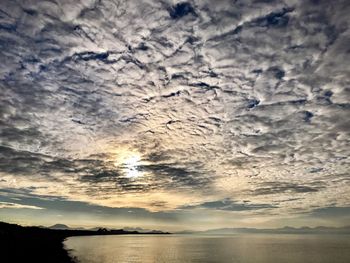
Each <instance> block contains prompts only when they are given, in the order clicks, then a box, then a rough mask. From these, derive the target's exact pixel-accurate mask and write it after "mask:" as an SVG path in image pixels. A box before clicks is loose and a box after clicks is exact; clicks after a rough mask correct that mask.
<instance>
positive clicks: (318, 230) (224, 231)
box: [176, 226, 350, 235]
mask: <svg viewBox="0 0 350 263" xmlns="http://www.w3.org/2000/svg"><path fill="white" fill-rule="evenodd" d="M176 233H177V234H203V235H231V234H239V233H252V234H254V233H256V234H350V226H344V227H325V226H318V227H314V228H312V227H300V228H295V227H289V226H285V227H283V228H265V229H259V228H218V229H209V230H205V231H191V230H185V231H180V232H176Z"/></svg>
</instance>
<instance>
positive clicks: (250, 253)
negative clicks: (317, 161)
mask: <svg viewBox="0 0 350 263" xmlns="http://www.w3.org/2000/svg"><path fill="white" fill-rule="evenodd" d="M65 247H66V248H67V249H71V251H70V253H71V255H73V256H75V257H76V258H77V259H78V260H79V262H81V263H117V262H123V263H124V262H125V263H129V262H130V263H131V262H132V263H136V262H137V263H138V262H142V263H150V262H173V263H185V262H201V263H205V262H213V263H214V262H234V263H236V262H237V263H239V262H248V263H250V262H251V263H253V262H261V263H271V262H288V263H294V262H295V263H296V262H312V263H314V262H317V263H323V262H344V263H348V262H350V237H349V236H347V235H333V236H332V235H329V236H324V235H263V234H261V235H249V234H248V235H235V236H192V235H187V236H186V235H170V236H142V235H133V236H90V237H71V238H68V239H67V240H66V241H65Z"/></svg>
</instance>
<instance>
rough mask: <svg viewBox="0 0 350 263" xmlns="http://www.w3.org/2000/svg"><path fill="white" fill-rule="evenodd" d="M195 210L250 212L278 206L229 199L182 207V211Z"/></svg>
mask: <svg viewBox="0 0 350 263" xmlns="http://www.w3.org/2000/svg"><path fill="white" fill-rule="evenodd" d="M195 208H205V209H214V210H224V211H247V210H248V211H249V210H259V209H267V208H276V206H273V205H270V204H252V203H249V202H243V203H237V202H235V201H232V200H230V199H229V198H226V199H223V200H218V201H211V202H204V203H201V204H198V205H187V206H183V207H181V209H195Z"/></svg>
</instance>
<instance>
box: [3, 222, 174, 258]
mask: <svg viewBox="0 0 350 263" xmlns="http://www.w3.org/2000/svg"><path fill="white" fill-rule="evenodd" d="M135 234H139V235H147V234H160V235H161V234H165V235H166V234H170V233H153V232H150V233H139V232H137V231H125V230H122V229H118V230H107V229H99V230H98V231H91V230H55V229H48V228H42V227H23V226H20V225H16V224H9V223H4V222H0V247H1V255H0V258H1V262H6V263H17V262H18V263H19V262H21V263H26V262H35V263H76V260H75V259H73V258H71V257H70V256H69V253H68V251H67V250H66V249H65V248H64V245H63V241H64V240H65V239H66V238H68V237H72V236H91V235H135Z"/></svg>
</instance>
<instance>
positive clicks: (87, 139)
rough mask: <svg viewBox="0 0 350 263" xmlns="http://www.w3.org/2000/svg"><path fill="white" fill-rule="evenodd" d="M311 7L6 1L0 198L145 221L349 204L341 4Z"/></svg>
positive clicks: (345, 35) (1, 37) (0, 32)
mask: <svg viewBox="0 0 350 263" xmlns="http://www.w3.org/2000/svg"><path fill="white" fill-rule="evenodd" d="M317 2H318V4H317V5H316V4H315V2H314V1H311V0H310V1H299V0H295V1H256V0H251V1H240V0H238V1H225V0H222V1H187V2H181V1H176V2H173V1H161V2H159V1H149V0H142V1H92V0H91V1H74V3H68V2H67V3H63V2H59V3H58V2H57V3H56V2H42V1H36V2H35V3H32V2H31V3H30V5H29V2H28V1H24V2H21V3H14V2H13V1H10V0H8V1H7V0H6V1H2V5H1V11H0V14H1V17H0V46H1V51H0V58H1V61H2V63H1V64H0V94H1V95H0V173H1V178H2V179H1V180H0V188H1V189H7V188H16V189H22V190H23V189H29V187H36V188H33V189H32V190H31V191H32V194H33V195H38V196H42V195H45V196H46V195H47V196H59V195H62V196H63V197H64V198H67V200H70V201H79V202H88V203H91V204H94V205H103V206H110V207H113V208H116V207H128V206H133V207H139V208H142V209H146V210H147V209H152V206H154V209H158V210H159V209H173V210H176V209H177V208H179V207H184V206H186V205H188V204H192V203H193V204H202V205H199V206H200V207H202V208H204V207H205V206H206V205H205V204H206V203H207V202H208V200H218V201H213V202H214V204H213V205H215V204H216V205H217V209H214V210H225V211H231V210H232V211H239V210H240V209H242V210H244V209H245V210H247V211H248V212H249V211H253V210H257V209H258V210H259V211H266V213H270V212H271V210H273V211H274V212H273V213H277V214H278V213H279V214H288V213H291V214H294V213H295V211H301V212H310V211H313V209H314V208H315V206H317V207H318V206H322V207H330V206H332V205H335V206H339V207H343V206H346V205H348V204H349V202H350V199H349V197H348V194H347V193H348V191H349V185H348V184H347V183H346V182H347V180H348V179H347V178H348V174H349V172H348V171H349V153H350V152H349V147H348V145H349V131H350V129H349V127H350V124H349V121H348V119H349V118H348V116H349V113H350V107H349V100H348V98H349V95H350V94H349V88H348V87H349V78H348V75H349V71H350V68H349V63H348V61H349V52H348V46H349V43H350V37H349V36H350V32H349V23H348V19H347V18H348V13H349V5H348V3H347V1H345V0H336V1H333V2H332V5H331V6H330V5H329V3H328V1H322V0H321V1H317ZM28 6H30V8H28ZM133 156H138V157H139V159H140V161H139V162H138V163H137V164H135V165H134V166H133V167H132V170H133V171H134V173H136V174H137V175H138V176H134V177H131V176H128V173H127V170H128V169H129V170H130V169H131V168H127V167H126V166H125V163H123V162H125V160H126V159H127V158H129V157H133ZM139 175H141V176H139ZM291 195H293V200H291V201H288V202H286V201H284V200H289V199H291V198H290V196H291ZM226 197H229V199H225V198H226ZM263 198H264V202H263V204H262V205H261V206H259V205H258V204H260V203H261V200H262V199H263ZM169 199H171V200H172V201H171V202H170V201H169ZM229 200H236V202H233V201H229ZM243 200H247V201H250V203H244V202H243ZM265 200H266V201H265ZM215 202H218V203H215ZM208 203H209V206H210V202H208ZM160 204H163V206H162V205H160ZM254 204H256V206H255V207H254ZM207 205H208V204H207ZM194 206H196V205H194ZM271 207H274V209H270V208H271ZM193 208H195V207H193Z"/></svg>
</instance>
